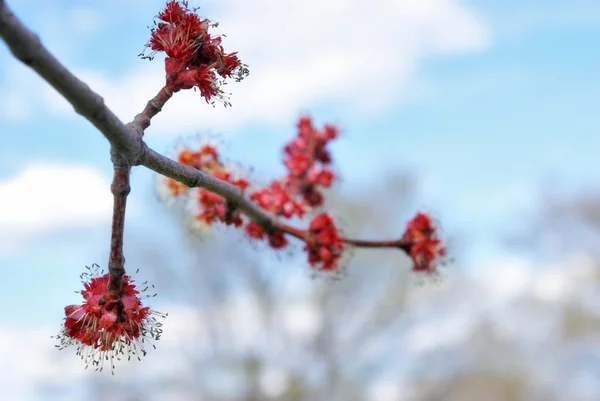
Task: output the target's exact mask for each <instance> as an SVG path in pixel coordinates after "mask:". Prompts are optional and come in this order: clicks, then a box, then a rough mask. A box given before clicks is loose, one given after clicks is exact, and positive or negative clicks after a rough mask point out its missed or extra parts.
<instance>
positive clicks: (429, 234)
mask: <svg viewBox="0 0 600 401" xmlns="http://www.w3.org/2000/svg"><path fill="white" fill-rule="evenodd" d="M402 241H403V242H407V243H408V244H409V249H408V253H409V255H410V257H411V259H412V260H413V271H420V272H426V273H433V272H435V271H436V268H437V265H438V264H439V262H440V261H441V260H442V259H443V257H444V256H446V248H445V247H443V246H442V243H441V240H440V239H439V238H438V234H437V231H436V229H435V227H434V225H433V222H432V219H431V216H428V215H426V214H424V213H421V212H419V213H417V215H416V216H415V217H414V218H413V219H412V220H410V221H409V222H408V223H407V224H406V231H405V232H404V235H403V236H402Z"/></svg>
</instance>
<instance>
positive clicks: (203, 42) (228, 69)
mask: <svg viewBox="0 0 600 401" xmlns="http://www.w3.org/2000/svg"><path fill="white" fill-rule="evenodd" d="M156 18H157V19H158V22H157V23H156V24H155V25H156V27H155V28H152V31H151V35H150V40H149V41H148V43H147V44H146V47H148V48H149V49H150V50H151V54H150V55H144V54H143V53H142V57H143V58H148V59H152V58H153V55H154V54H155V53H157V52H164V53H165V54H166V55H167V57H166V59H165V72H166V84H167V87H168V88H169V89H170V90H171V91H173V92H177V91H179V90H182V89H191V88H198V89H199V90H200V94H201V95H202V96H203V97H204V98H205V99H206V101H207V102H209V101H210V100H211V98H213V97H215V98H217V99H219V100H221V101H223V103H224V104H225V105H228V104H229V103H228V102H227V101H226V100H225V94H224V92H223V91H222V90H221V89H220V86H221V84H222V80H223V79H224V78H229V77H232V76H233V77H234V79H235V80H236V81H240V80H242V79H243V78H244V77H245V76H247V75H248V68H247V66H245V65H244V64H242V63H241V61H240V60H239V58H238V57H237V52H234V53H229V54H227V53H225V51H224V49H223V46H221V42H222V38H221V37H220V36H211V34H210V33H208V29H209V28H210V27H211V26H213V27H214V26H216V24H214V23H211V22H210V21H209V20H208V19H206V18H201V17H199V16H198V15H196V10H195V9H189V8H188V6H187V3H186V2H180V1H176V0H172V1H168V2H167V5H166V6H165V8H164V10H162V11H161V12H160V13H159V14H158V15H157V17H156ZM217 75H218V76H220V77H221V79H219V78H218V77H217Z"/></svg>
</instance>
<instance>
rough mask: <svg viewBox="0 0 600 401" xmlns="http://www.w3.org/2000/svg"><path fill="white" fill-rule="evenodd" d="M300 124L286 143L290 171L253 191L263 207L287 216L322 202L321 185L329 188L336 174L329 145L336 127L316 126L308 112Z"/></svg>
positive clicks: (256, 199)
mask: <svg viewBox="0 0 600 401" xmlns="http://www.w3.org/2000/svg"><path fill="white" fill-rule="evenodd" d="M297 128H298V134H297V135H296V137H295V138H294V139H293V140H292V141H291V142H289V143H288V144H287V145H285V147H284V154H285V159H284V161H283V163H284V164H285V166H286V167H287V169H288V174H287V175H286V176H285V177H283V178H282V179H279V180H275V181H273V182H272V183H271V185H270V186H268V187H266V188H262V189H260V190H258V191H255V192H254V193H252V194H251V195H250V199H252V200H254V201H256V202H257V203H258V204H259V205H260V207H262V208H263V209H265V210H268V211H270V212H271V213H273V214H275V215H276V216H281V217H285V218H290V217H293V216H298V217H300V218H302V216H303V215H304V213H305V212H306V210H307V207H318V206H321V205H322V204H323V194H322V192H321V188H329V187H330V186H331V184H332V182H333V180H334V178H335V174H334V172H333V170H331V168H330V165H331V155H330V153H329V150H328V149H327V145H328V144H329V143H330V142H331V140H333V139H335V138H337V136H338V131H337V128H336V127H334V126H333V125H325V127H324V128H323V130H321V131H319V130H316V129H315V128H314V127H313V125H312V121H311V119H310V117H306V116H304V117H301V118H300V120H299V121H298V124H297Z"/></svg>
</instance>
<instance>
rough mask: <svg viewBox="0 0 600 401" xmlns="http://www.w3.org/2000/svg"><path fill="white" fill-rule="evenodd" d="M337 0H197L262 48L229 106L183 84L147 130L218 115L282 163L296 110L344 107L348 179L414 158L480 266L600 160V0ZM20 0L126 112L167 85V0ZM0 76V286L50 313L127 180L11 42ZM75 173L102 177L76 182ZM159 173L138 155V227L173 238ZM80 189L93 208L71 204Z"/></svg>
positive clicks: (225, 127)
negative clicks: (550, 196) (116, 175)
mask: <svg viewBox="0 0 600 401" xmlns="http://www.w3.org/2000/svg"><path fill="white" fill-rule="evenodd" d="M321 3H322V2H317V1H315V2H314V4H313V2H312V1H309V2H308V3H307V2H289V3H286V2H279V3H278V2H272V1H267V0H261V1H257V2H243V1H241V0H236V1H230V2H217V1H208V2H206V3H200V5H201V6H202V11H201V13H202V14H203V15H206V16H208V17H209V18H212V19H215V20H218V21H220V22H221V25H220V27H219V28H218V29H219V32H223V33H225V34H226V35H227V36H228V37H227V38H226V39H225V41H224V45H225V47H226V50H228V51H239V55H240V57H241V58H242V60H244V61H245V62H247V63H248V64H250V68H251V74H250V77H249V78H248V79H247V81H245V82H242V83H240V84H235V83H231V84H230V89H231V90H232V92H233V96H232V99H231V100H232V103H233V107H232V108H228V109H226V110H222V108H219V107H218V106H217V109H213V108H211V107H209V106H207V105H206V104H205V103H204V101H203V100H202V99H200V98H199V97H197V96H196V95H194V94H193V93H189V94H186V95H183V96H181V98H182V100H181V101H173V102H172V103H169V104H168V105H167V107H165V109H164V111H163V113H161V115H159V116H158V117H157V118H156V121H155V122H153V125H152V126H151V128H150V129H149V130H148V131H147V134H146V138H147V142H148V143H149V144H150V146H152V147H153V148H155V149H156V150H159V151H165V150H169V149H172V147H173V146H174V144H175V143H176V142H177V141H178V140H179V139H180V138H186V137H187V136H190V135H195V134H197V133H203V132H206V131H207V130H210V131H213V132H217V133H220V134H221V135H222V137H223V139H224V141H225V142H226V143H228V145H227V146H228V148H229V152H230V153H229V157H230V159H232V160H237V161H240V162H241V163H243V164H244V165H248V166H253V167H255V168H256V170H257V171H258V172H263V173H265V174H270V173H272V172H273V171H276V172H277V171H282V169H281V167H280V160H279V157H278V155H279V153H278V152H279V149H280V146H281V145H282V144H283V143H284V142H285V141H287V140H288V138H290V137H291V135H293V133H294V130H293V128H294V119H295V117H296V116H298V115H299V114H300V113H303V112H307V113H309V114H310V115H312V116H313V117H314V118H315V120H316V122H317V124H319V125H320V124H322V123H324V122H333V123H337V124H339V125H340V127H342V129H343V131H344V133H345V135H344V136H343V138H342V139H340V141H339V142H338V143H337V144H335V145H334V147H333V151H334V156H335V160H336V164H337V167H338V169H339V170H340V171H341V172H342V174H343V176H344V182H343V186H344V187H345V188H347V189H348V190H353V191H360V190H361V188H366V186H367V185H368V183H369V182H371V181H372V180H377V177H378V176H379V175H383V174H386V173H388V172H391V171H410V172H413V173H415V174H416V175H417V177H418V183H419V201H420V205H421V207H423V208H424V209H425V210H432V211H434V212H435V214H436V215H437V216H438V217H439V219H440V220H441V222H442V224H443V225H444V227H445V230H446V231H447V232H448V233H456V234H457V235H460V243H461V245H460V249H461V253H462V252H464V254H461V255H460V257H461V259H462V261H461V266H460V268H461V269H466V270H470V269H474V268H480V267H481V266H484V265H485V264H486V263H488V262H490V261H494V260H496V259H498V258H499V257H500V255H505V254H506V253H507V252H508V251H506V250H504V249H503V248H502V247H501V246H500V245H498V240H499V239H502V237H503V236H504V235H506V234H508V233H510V232H511V231H513V230H518V229H520V228H522V227H523V226H526V225H527V223H528V221H527V216H529V215H533V214H534V213H535V211H536V209H537V208H538V207H539V205H540V204H543V201H544V200H543V199H540V193H541V189H543V186H544V185H548V184H550V186H551V187H552V188H554V189H556V188H558V189H559V190H560V191H568V192H576V191H578V190H580V189H585V188H590V187H594V185H595V183H596V182H597V181H598V179H600V172H599V171H600V170H598V169H595V168H593V166H595V165H596V163H597V149H600V137H599V136H598V135H597V132H598V130H599V129H600V115H599V114H598V111H597V107H598V106H597V105H598V104H599V103H600V68H599V67H600V52H598V51H597V38H599V37H600V3H598V2H597V1H595V0H587V1H585V0H571V1H558V0H552V1H542V0H537V1H528V2H520V1H514V0H513V1H503V2H496V1H491V0H487V1H464V2H458V1H454V0H447V1H442V0H428V1H422V2H418V1H407V2H405V3H403V2H386V1H383V0H381V1H378V2H374V3H373V6H372V7H371V8H369V9H363V8H361V7H364V6H360V5H359V4H357V3H356V4H355V2H347V3H344V2H332V3H331V4H334V5H335V7H334V6H331V7H325V6H324V5H323V4H321ZM9 4H10V5H11V7H13V9H14V11H15V12H16V14H17V16H18V17H19V18H21V19H22V20H23V21H24V22H25V24H26V25H27V26H29V27H30V28H31V29H32V30H33V31H35V32H37V33H39V34H40V36H41V38H42V41H43V43H44V44H45V45H47V46H48V48H49V49H50V50H51V51H53V52H54V53H55V55H56V56H57V57H58V58H59V60H61V61H63V62H64V63H65V64H66V65H67V66H68V67H69V68H70V69H72V70H73V71H74V72H75V73H78V74H80V76H81V77H82V78H83V79H84V80H85V81H86V82H88V83H89V84H90V86H91V87H92V89H94V90H97V91H98V92H99V93H100V94H101V95H103V96H105V99H106V101H107V103H108V105H109V106H110V107H112V108H113V109H114V110H115V112H117V114H118V115H119V116H121V117H122V118H123V119H131V117H133V113H134V112H135V111H139V110H141V108H142V107H143V105H144V103H145V101H146V100H147V99H149V97H150V96H151V95H152V94H154V93H155V92H156V91H157V90H158V89H159V88H160V83H161V61H160V60H159V59H157V60H155V61H153V62H152V63H149V62H148V61H144V60H140V59H139V58H138V57H137V56H136V55H137V54H138V53H139V52H140V51H141V50H142V49H143V45H144V43H145V41H146V40H147V38H148V29H147V28H146V27H147V26H148V25H149V24H150V23H151V18H152V16H153V15H154V14H155V13H156V12H157V10H158V9H159V8H160V7H161V4H162V3H161V2H157V1H144V2H142V1H131V2H128V3H127V5H123V4H121V2H116V1H106V2H101V4H100V3H98V4H96V5H83V3H80V4H78V5H75V6H73V2H70V1H56V2H41V1H32V0H29V1H19V2H16V1H13V2H9ZM343 4H346V6H343ZM261 13H262V14H261ZM0 91H2V93H3V104H0V194H6V197H5V198H4V199H3V198H0V205H2V207H3V208H4V210H5V213H4V214H2V213H0V239H2V241H3V243H4V246H3V247H0V269H1V270H2V274H3V275H4V284H3V285H2V287H3V292H2V295H0V300H4V301H7V300H11V299H15V298H21V297H22V293H23V290H24V288H27V291H28V292H29V297H30V299H29V301H28V302H31V304H32V305H33V304H38V305H39V307H37V308H36V310H37V311H38V312H36V313H38V314H39V316H37V315H28V316H24V309H21V308H17V309H16V310H13V311H12V312H10V311H9V312H8V314H4V315H3V317H2V319H5V320H6V323H15V324H32V325H35V324H52V322H58V321H59V319H60V314H61V307H62V305H64V304H67V303H69V302H71V301H74V300H73V299H72V292H71V291H72V290H75V289H77V287H78V273H79V272H80V271H81V269H82V267H83V266H84V265H86V264H90V263H92V262H94V261H102V260H104V259H105V254H106V250H107V247H108V236H109V232H108V230H109V217H107V216H108V215H107V213H108V212H107V210H110V209H109V208H110V197H108V198H107V196H109V194H108V187H106V193H107V195H103V194H102V192H101V191H100V190H99V189H98V188H101V187H102V185H103V184H104V183H106V184H108V182H109V179H110V178H109V177H110V171H111V166H110V162H109V159H108V150H109V148H108V143H107V142H106V140H105V139H104V138H103V137H102V136H101V135H100V134H99V133H97V132H95V131H94V129H93V127H92V126H91V125H90V124H89V123H87V122H86V121H85V120H83V119H82V118H80V117H79V116H78V115H76V114H75V113H74V112H72V110H70V108H69V106H68V105H65V103H64V101H61V99H60V98H59V97H58V96H57V95H55V94H53V92H52V90H51V89H49V88H48V87H47V85H45V84H44V83H43V82H42V81H41V80H40V79H39V78H38V77H37V76H36V75H35V74H34V73H32V72H31V71H29V70H28V69H27V68H26V67H24V66H22V65H21V64H19V63H18V62H16V61H14V60H13V58H12V56H11V55H10V54H9V52H8V51H7V49H6V47H5V46H0ZM236 95H237V96H236ZM185 96H187V97H185ZM48 166H54V167H55V168H54V169H52V168H49V167H48ZM27 169H30V170H27ZM27 171H29V172H32V171H33V172H32V173H31V174H30V175H29V177H30V180H29V181H27V180H26V179H25V178H27V177H28V176H27V174H25V172H27ZM52 174H54V175H52ZM70 174H73V178H72V179H71V182H72V183H70V182H69V177H71V175H70ZM77 174H83V177H87V178H89V179H86V180H84V181H85V183H81V182H79V181H75V180H76V178H77V177H80V176H78V175H77ZM53 177H55V178H56V180H57V181H56V182H54V181H53ZM103 179H104V180H105V181H102V180H103ZM40 180H41V181H40ZM152 180H153V176H152V174H150V173H149V172H145V171H142V170H141V169H136V170H135V172H134V185H135V186H134V189H133V193H132V202H131V203H132V205H133V208H132V211H131V213H132V219H131V226H130V227H132V228H131V229H130V231H129V232H131V233H132V234H131V235H132V236H133V235H134V233H135V232H136V230H151V231H152V232H156V239H155V240H156V241H157V242H158V241H162V242H161V243H163V244H164V246H165V248H166V247H168V243H169V242H170V241H172V243H173V242H174V241H176V239H173V238H172V237H173V236H174V235H175V234H173V233H171V232H170V231H168V230H172V229H173V227H172V226H169V225H168V219H167V217H166V215H165V213H164V212H162V209H161V208H160V205H158V204H157V202H156V201H155V199H154V198H153V197H152V196H151V193H152V189H151V184H152V182H153V181H152ZM59 181H60V184H57V182H59ZM20 183H25V184H22V185H21V184H20ZM29 183H34V184H32V185H29ZM38 183H39V187H38V186H37V185H38ZM55 184H56V185H55ZM2 188H5V189H6V188H9V189H10V188H12V190H5V191H4V192H2ZM15 188H16V189H18V191H16V190H15ZM70 191H72V192H70ZM77 191H79V192H80V194H79V195H74V194H75V193H76V192H77ZM15 192H18V193H15ZM81 192H84V193H85V195H82V194H81ZM68 194H70V195H68ZM88 195H89V196H88ZM9 198H10V199H9ZM32 199H34V200H33V201H32ZM47 199H51V201H48V203H51V204H54V203H56V204H58V205H61V204H63V203H62V202H64V205H69V206H65V207H66V208H67V209H71V210H65V208H64V207H63V208H61V207H60V206H56V205H55V206H48V204H47V203H46V200H47ZM75 201H77V202H79V204H80V203H81V202H89V209H87V210H81V211H79V212H78V213H80V214H73V213H74V212H73V211H72V203H70V202H75ZM107 202H108V203H107ZM3 203H4V204H3ZM24 205H33V206H28V207H33V208H36V210H37V212H36V213H37V214H35V213H34V214H33V215H34V216H40V217H39V219H38V220H36V221H42V222H40V223H39V224H36V223H35V221H34V222H27V224H25V223H23V221H25V220H27V219H28V216H31V213H29V212H28V210H29V209H26V207H25V206H24ZM107 205H108V206H107ZM9 206H10V207H9ZM107 207H108V209H107ZM11 208H12V209H11ZM29 211H30V210H29ZM45 211H47V213H45ZM63 212H64V213H65V216H66V217H65V218H64V219H62V218H59V219H46V217H45V215H47V214H56V216H60V213H63ZM19 219H21V220H19ZM161 225H162V226H161ZM161 227H169V228H168V230H167V232H164V230H161ZM401 231H402V228H401V227H399V229H398V232H399V233H400V232H401ZM137 232H141V231H137ZM132 241H133V240H132ZM165 252H168V251H165ZM136 258H137V256H136V255H135V254H134V255H131V256H130V259H129V258H128V262H130V260H131V261H135V259H136ZM31 281H33V282H31ZM48 285H50V287H52V288H53V289H52V291H47V286H48ZM65 289H67V290H68V291H66V292H65V291H63V290H65ZM69 299H71V301H69ZM57 305H60V306H59V307H57ZM0 323H1V322H0ZM56 324H58V323H56Z"/></svg>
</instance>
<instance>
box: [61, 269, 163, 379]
mask: <svg viewBox="0 0 600 401" xmlns="http://www.w3.org/2000/svg"><path fill="white" fill-rule="evenodd" d="M88 270H89V272H88V273H84V274H83V275H82V279H83V280H82V283H83V285H84V289H83V290H82V291H81V295H82V296H83V299H84V301H83V303H82V304H81V305H69V306H66V307H65V316H66V317H65V321H64V325H63V329H62V331H61V333H60V334H59V335H58V336H56V338H57V339H58V340H59V341H60V345H58V346H57V347H58V348H59V349H63V348H65V347H68V346H71V345H77V347H78V348H77V354H78V355H80V356H81V358H82V359H83V360H84V361H85V363H86V368H87V367H88V366H89V365H90V363H91V364H92V365H95V366H96V370H102V368H103V364H104V361H110V364H111V370H113V373H114V360H115V359H116V360H120V358H121V356H126V357H127V358H128V359H131V356H132V355H133V356H135V357H137V359H138V360H139V359H140V356H145V355H146V350H145V349H144V343H145V342H149V340H150V339H154V340H159V339H160V336H161V334H162V329H161V326H162V324H161V323H160V322H158V321H157V320H156V317H155V316H158V317H165V316H166V315H163V314H162V313H159V312H156V311H153V310H151V309H150V308H149V307H147V306H143V304H142V299H141V298H140V295H139V294H140V291H138V289H137V288H136V286H135V284H134V281H133V280H131V278H130V277H129V276H123V285H122V290H121V293H120V294H113V293H110V292H109V291H108V282H109V275H108V274H104V275H100V274H98V271H99V267H98V265H93V266H92V267H91V268H88ZM144 284H145V283H144ZM147 289H148V287H146V288H144V289H143V290H142V292H145V291H146V290H147ZM152 346H153V347H154V345H152Z"/></svg>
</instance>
